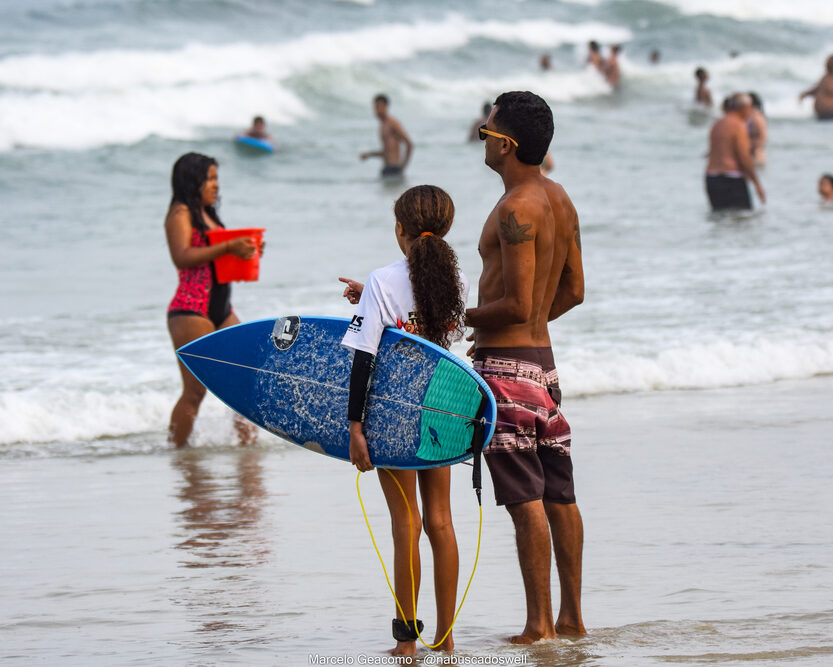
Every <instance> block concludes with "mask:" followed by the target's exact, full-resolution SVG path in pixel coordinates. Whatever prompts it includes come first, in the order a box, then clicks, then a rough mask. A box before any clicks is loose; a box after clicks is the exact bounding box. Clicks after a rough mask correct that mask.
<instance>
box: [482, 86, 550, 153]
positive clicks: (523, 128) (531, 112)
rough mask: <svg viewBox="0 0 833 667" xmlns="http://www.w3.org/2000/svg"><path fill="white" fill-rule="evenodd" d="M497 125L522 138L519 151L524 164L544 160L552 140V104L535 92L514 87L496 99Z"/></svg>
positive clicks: (517, 139) (517, 137)
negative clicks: (516, 89) (515, 89)
mask: <svg viewBox="0 0 833 667" xmlns="http://www.w3.org/2000/svg"><path fill="white" fill-rule="evenodd" d="M495 106H497V108H498V109H497V111H496V112H495V118H494V120H495V125H496V126H497V128H498V130H500V131H501V132H503V133H505V134H507V135H509V136H510V137H512V138H513V139H514V140H515V141H517V142H518V147H517V148H516V149H515V155H517V157H518V160H519V161H520V162H523V163H524V164H541V163H542V162H543V161H544V157H545V156H546V154H547V150H549V147H550V142H551V141H552V134H553V122H552V111H551V110H550V107H549V105H548V104H547V103H546V102H545V101H544V100H543V99H542V98H540V97H538V95H536V94H535V93H530V92H529V91H528V90H526V91H523V92H521V91H513V92H510V93H503V94H502V95H500V96H499V97H498V98H497V99H496V100H495Z"/></svg>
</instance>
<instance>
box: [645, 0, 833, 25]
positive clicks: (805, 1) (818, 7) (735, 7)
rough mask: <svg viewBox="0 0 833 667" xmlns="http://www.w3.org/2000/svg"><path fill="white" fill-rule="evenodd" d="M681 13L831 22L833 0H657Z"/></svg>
mask: <svg viewBox="0 0 833 667" xmlns="http://www.w3.org/2000/svg"><path fill="white" fill-rule="evenodd" d="M660 2H663V3H665V4H667V5H672V6H673V7H676V8H677V9H679V10H680V12H682V13H683V14H688V15H691V16H693V15H697V14H713V15H714V16H727V17H730V18H734V19H738V20H740V21H750V20H752V21H755V20H758V21H765V20H778V19H787V20H792V21H801V22H803V23H811V24H818V23H826V24H833V3H831V2H830V0H798V1H796V2H784V0H660Z"/></svg>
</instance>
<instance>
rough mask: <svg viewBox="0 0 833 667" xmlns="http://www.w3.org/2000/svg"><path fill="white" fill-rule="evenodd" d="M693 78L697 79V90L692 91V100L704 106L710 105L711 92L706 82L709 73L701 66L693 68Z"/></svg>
mask: <svg viewBox="0 0 833 667" xmlns="http://www.w3.org/2000/svg"><path fill="white" fill-rule="evenodd" d="M694 78H695V79H697V90H695V91H694V101H695V102H697V103H698V104H702V105H703V106H705V107H710V106H711V105H712V94H711V91H709V88H708V86H706V82H707V81H708V80H709V73H708V72H707V71H706V70H705V69H704V68H702V67H698V68H697V69H696V70H694Z"/></svg>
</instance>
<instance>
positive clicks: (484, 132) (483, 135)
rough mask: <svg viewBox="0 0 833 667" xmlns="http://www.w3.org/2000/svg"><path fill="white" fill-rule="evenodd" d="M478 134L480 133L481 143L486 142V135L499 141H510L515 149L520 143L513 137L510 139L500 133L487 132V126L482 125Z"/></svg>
mask: <svg viewBox="0 0 833 667" xmlns="http://www.w3.org/2000/svg"><path fill="white" fill-rule="evenodd" d="M478 132H480V141H485V140H486V135H487V134H488V135H489V136H490V137H497V138H498V139H508V140H509V141H511V142H512V143H513V144H514V145H515V148H517V147H518V142H517V141H515V140H514V139H513V138H512V137H508V136H506V135H505V134H501V133H500V132H492V131H491V130H487V129H486V125H481V126H480V127H479V128H478Z"/></svg>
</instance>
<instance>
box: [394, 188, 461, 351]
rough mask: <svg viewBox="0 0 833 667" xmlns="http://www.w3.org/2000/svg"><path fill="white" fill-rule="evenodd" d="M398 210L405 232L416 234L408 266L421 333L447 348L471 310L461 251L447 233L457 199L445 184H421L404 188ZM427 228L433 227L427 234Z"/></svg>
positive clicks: (397, 215) (456, 337)
mask: <svg viewBox="0 0 833 667" xmlns="http://www.w3.org/2000/svg"><path fill="white" fill-rule="evenodd" d="M393 212H394V214H395V215H396V219H397V221H398V222H399V223H400V224H401V225H402V229H403V230H404V232H405V234H407V235H408V236H410V237H411V238H413V239H414V243H413V245H412V246H411V249H410V252H409V253H408V270H409V272H410V277H411V286H412V288H413V290H414V302H415V304H416V318H417V325H418V326H419V333H420V335H421V336H422V337H423V338H427V339H428V340H430V341H431V342H432V343H436V344H437V345H440V346H442V347H445V348H447V347H448V346H449V345H451V343H452V342H453V341H454V340H456V339H458V338H459V337H460V336H462V334H463V318H464V316H465V310H466V304H464V303H463V299H462V285H461V284H460V270H459V268H458V266H457V255H455V254H454V251H453V250H452V249H451V246H450V245H448V243H446V242H445V241H444V240H443V238H442V237H443V236H445V235H446V233H447V232H448V230H449V229H451V223H452V221H453V220H454V202H452V201H451V197H449V196H448V193H447V192H445V190H442V189H441V188H438V187H436V186H434V185H417V186H416V187H414V188H411V189H409V190H406V191H405V192H404V193H402V195H401V196H400V197H399V199H397V200H396V203H395V204H394V206H393ZM425 232H429V233H428V234H425V235H424V236H422V234H424V233H425Z"/></svg>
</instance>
